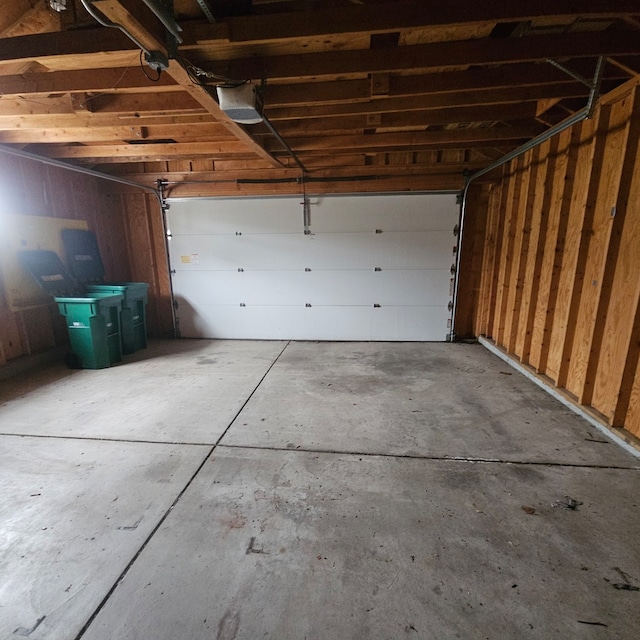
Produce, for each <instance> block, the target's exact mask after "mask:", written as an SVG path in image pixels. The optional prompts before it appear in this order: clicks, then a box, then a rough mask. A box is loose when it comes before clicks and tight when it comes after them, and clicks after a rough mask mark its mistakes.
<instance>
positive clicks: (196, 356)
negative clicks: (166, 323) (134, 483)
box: [0, 340, 286, 444]
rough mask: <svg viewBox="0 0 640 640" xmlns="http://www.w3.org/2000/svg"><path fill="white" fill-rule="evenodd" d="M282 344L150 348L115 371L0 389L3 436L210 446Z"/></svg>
mask: <svg viewBox="0 0 640 640" xmlns="http://www.w3.org/2000/svg"><path fill="white" fill-rule="evenodd" d="M285 344H286V343H284V342H256V341H253V342H239V341H237V342H231V341H215V340H178V341H165V342H156V343H152V344H151V345H150V347H149V348H148V349H145V350H143V351H139V352H137V353H136V354H134V356H131V357H127V358H126V359H125V361H124V362H123V363H122V364H120V365H118V366H114V367H110V368H108V369H101V370H81V371H70V370H68V369H66V367H64V365H62V364H59V365H55V366H52V367H48V368H46V369H43V370H40V371H38V372H36V373H33V374H29V375H26V376H20V377H17V378H14V379H12V380H9V381H5V382H0V400H1V403H0V432H2V433H19V434H31V435H55V436H73V437H90V438H112V439H126V440H143V441H159V442H187V443H211V444H213V443H215V442H216V440H217V439H218V438H219V437H220V435H222V433H223V432H224V430H225V429H226V428H227V426H228V425H229V423H230V421H231V420H232V419H233V417H234V416H235V415H236V413H237V412H238V410H239V409H240V408H241V407H242V404H243V403H244V402H245V401H246V399H247V397H248V396H249V395H250V394H251V392H252V391H253V390H254V388H255V386H256V385H257V384H258V382H259V381H260V379H261V378H262V376H263V375H264V374H265V373H266V371H267V370H268V369H269V367H270V366H271V364H272V363H273V361H274V360H275V358H277V356H278V354H279V353H280V352H281V351H282V348H283V347H284V345H285Z"/></svg>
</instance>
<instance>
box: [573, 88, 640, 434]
mask: <svg viewBox="0 0 640 640" xmlns="http://www.w3.org/2000/svg"><path fill="white" fill-rule="evenodd" d="M624 102H627V105H625V109H626V115H627V117H628V119H629V130H628V134H627V140H626V145H625V150H624V159H623V160H622V168H621V174H620V182H619V186H618V192H617V198H616V204H615V205H614V207H615V208H614V209H612V210H611V217H612V220H611V236H610V241H609V246H608V248H607V255H606V260H605V264H604V270H603V273H602V287H601V294H600V299H599V301H598V309H597V311H596V321H595V327H594V331H593V338H592V347H591V354H599V355H598V357H597V359H596V357H595V356H594V355H592V357H591V358H590V360H589V365H588V368H587V375H586V380H587V381H591V380H593V384H592V391H591V395H590V396H589V395H588V394H586V393H585V399H587V400H588V401H589V402H588V403H589V404H591V405H592V406H593V407H594V408H595V409H597V410H598V411H600V413H602V414H604V415H605V416H606V417H607V419H609V420H610V421H613V420H614V419H615V418H616V411H617V412H618V414H620V413H621V411H622V405H621V403H620V396H621V395H623V396H624V395H627V397H628V394H629V391H630V386H631V385H630V382H625V381H624V380H623V373H624V370H625V369H633V360H636V359H637V357H638V350H639V348H640V345H638V343H637V341H636V343H635V344H633V343H632V342H631V340H630V339H631V336H632V334H633V332H634V326H633V320H634V319H635V316H636V314H637V309H638V299H639V296H640V282H639V281H638V274H639V273H640V250H639V247H640V216H638V215H634V213H636V212H637V205H636V202H637V201H636V200H635V199H634V196H635V197H637V195H638V193H639V185H638V182H640V89H636V90H635V92H634V94H633V95H632V96H630V97H629V99H628V100H627V101H623V104H624ZM628 358H629V359H631V361H632V362H631V363H630V364H629V365H627V362H626V361H627V359H628ZM618 419H619V417H618Z"/></svg>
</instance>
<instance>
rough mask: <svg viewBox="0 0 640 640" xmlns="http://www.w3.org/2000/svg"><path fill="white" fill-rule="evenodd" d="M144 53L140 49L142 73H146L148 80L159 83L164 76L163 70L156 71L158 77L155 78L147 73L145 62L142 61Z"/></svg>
mask: <svg viewBox="0 0 640 640" xmlns="http://www.w3.org/2000/svg"><path fill="white" fill-rule="evenodd" d="M143 53H144V52H143V51H142V49H140V68H141V69H142V73H144V75H145V77H146V78H147V80H151V82H158V80H160V75H161V74H162V69H160V68H158V69H156V73H157V74H158V75H157V76H156V77H155V78H153V77H152V76H150V75H149V74H148V73H147V70H146V69H145V63H144V60H143V59H142V54H143Z"/></svg>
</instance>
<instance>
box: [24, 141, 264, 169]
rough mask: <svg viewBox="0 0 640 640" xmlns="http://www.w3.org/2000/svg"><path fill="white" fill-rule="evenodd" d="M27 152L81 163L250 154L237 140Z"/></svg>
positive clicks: (48, 148)
mask: <svg viewBox="0 0 640 640" xmlns="http://www.w3.org/2000/svg"><path fill="white" fill-rule="evenodd" d="M30 151H33V152H34V153H37V154H39V155H43V156H48V157H50V158H67V159H73V160H78V161H81V162H85V163H86V162H91V163H98V162H117V163H122V162H154V161H161V160H169V159H180V158H185V157H186V158H218V157H220V158H223V157H236V156H239V157H247V156H249V157H250V156H251V155H252V152H251V151H250V150H249V149H247V147H246V145H245V144H243V143H242V142H240V141H239V140H233V141H232V142H192V143H185V144H178V143H176V144H173V143H168V144H124V145H122V144H107V145H89V146H85V145H77V146H62V145H60V146H53V145H48V146H46V145H42V146H35V147H33V148H30Z"/></svg>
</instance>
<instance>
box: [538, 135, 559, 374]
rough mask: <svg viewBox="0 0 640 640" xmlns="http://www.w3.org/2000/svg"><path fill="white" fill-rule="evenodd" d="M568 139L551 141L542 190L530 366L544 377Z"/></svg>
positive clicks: (557, 138)
mask: <svg viewBox="0 0 640 640" xmlns="http://www.w3.org/2000/svg"><path fill="white" fill-rule="evenodd" d="M564 149H566V137H565V136H556V137H555V138H552V139H551V140H550V141H549V156H548V158H547V166H546V172H545V176H544V182H543V185H544V186H542V190H541V192H542V194H543V198H542V203H541V208H542V218H541V222H542V225H543V228H544V233H543V234H541V238H540V239H541V240H542V241H543V242H542V246H540V245H539V252H540V253H539V259H540V264H539V267H538V268H539V274H538V282H537V289H538V291H537V297H536V305H535V307H534V318H533V325H532V328H531V346H530V352H529V362H530V363H531V365H532V366H533V367H534V368H535V369H536V370H537V371H538V372H540V373H544V372H545V371H546V364H547V354H548V342H547V339H548V337H549V319H548V312H549V306H550V305H551V304H553V298H552V291H551V284H552V277H553V268H554V261H555V252H556V243H557V240H558V227H559V222H560V207H559V203H560V201H561V198H562V194H563V190H564V177H565V171H566V156H565V154H564Z"/></svg>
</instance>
